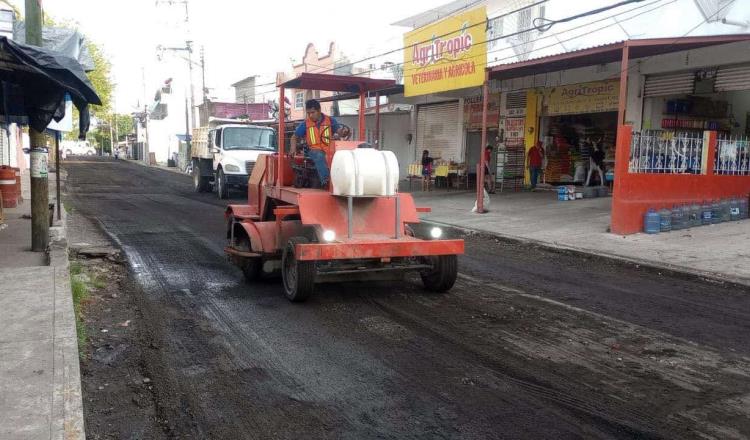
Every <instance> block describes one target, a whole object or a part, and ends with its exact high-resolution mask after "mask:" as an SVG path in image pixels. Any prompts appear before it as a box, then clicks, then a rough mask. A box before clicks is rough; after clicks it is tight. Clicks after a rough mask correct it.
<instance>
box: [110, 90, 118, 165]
mask: <svg viewBox="0 0 750 440" xmlns="http://www.w3.org/2000/svg"><path fill="white" fill-rule="evenodd" d="M113 86H114V87H115V90H116V89H117V84H113ZM112 117H113V118H114V120H115V140H114V142H113V143H112V151H111V152H110V153H112V155H113V156H114V155H115V147H114V143H115V142H117V140H118V139H119V138H120V136H118V135H117V100H116V98H115V94H114V93H113V94H112Z"/></svg>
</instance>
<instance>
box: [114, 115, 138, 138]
mask: <svg viewBox="0 0 750 440" xmlns="http://www.w3.org/2000/svg"><path fill="white" fill-rule="evenodd" d="M133 128H134V126H133V116H131V115H122V114H118V115H117V140H118V141H120V142H122V141H124V140H125V136H127V135H128V134H131V133H133Z"/></svg>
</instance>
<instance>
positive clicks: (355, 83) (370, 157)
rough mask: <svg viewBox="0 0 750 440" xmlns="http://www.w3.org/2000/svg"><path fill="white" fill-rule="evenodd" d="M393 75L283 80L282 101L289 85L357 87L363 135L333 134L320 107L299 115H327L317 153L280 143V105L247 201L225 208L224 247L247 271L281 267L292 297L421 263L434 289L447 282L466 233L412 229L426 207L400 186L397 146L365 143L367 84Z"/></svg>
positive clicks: (416, 268) (374, 86)
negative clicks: (274, 137)
mask: <svg viewBox="0 0 750 440" xmlns="http://www.w3.org/2000/svg"><path fill="white" fill-rule="evenodd" d="M393 84H394V82H393V81H391V80H380V79H371V78H361V77H350V76H340V75H326V74H312V73H303V74H301V75H300V76H299V77H297V78H295V79H292V80H290V81H287V82H286V83H284V84H281V85H280V86H279V102H285V99H284V98H285V90H286V89H287V88H291V89H295V90H321V91H334V92H345V93H356V94H358V95H359V98H360V99H359V102H360V109H359V110H360V111H359V127H358V128H359V130H358V131H357V133H358V135H359V140H357V141H347V140H337V139H336V136H335V134H339V135H343V137H346V135H347V134H348V133H347V132H348V130H345V129H343V128H342V129H339V130H334V127H333V126H331V125H332V124H331V121H330V118H328V117H327V116H326V117H325V118H323V120H321V119H319V118H316V119H317V121H308V122H306V123H305V128H306V129H309V128H310V127H311V122H312V123H313V124H314V123H315V122H321V123H323V125H322V126H318V127H315V130H313V131H312V132H311V134H312V136H313V138H312V141H313V142H316V144H315V145H314V146H312V147H313V148H315V149H316V150H317V151H316V152H315V153H313V154H310V152H309V150H308V152H306V154H305V153H301V152H299V151H297V149H296V148H295V147H296V146H295V145H290V148H286V133H285V130H284V128H285V126H284V124H285V122H284V121H285V119H286V118H285V109H284V108H283V107H281V108H280V109H279V121H280V122H279V130H278V142H277V143H278V148H277V152H275V153H273V154H261V155H260V156H258V159H257V162H256V164H255V167H254V168H253V170H252V173H251V175H250V177H249V184H248V201H247V204H246V205H229V206H228V207H227V210H226V221H227V238H228V240H229V244H228V246H227V247H226V248H225V252H226V253H227V255H228V256H229V258H230V259H231V260H232V261H233V262H234V263H235V264H236V265H237V266H239V267H240V268H241V269H242V271H243V273H244V275H245V278H246V279H247V280H248V281H253V280H255V279H257V278H259V277H261V276H262V275H263V274H274V273H278V272H280V273H281V278H282V282H283V288H284V294H285V295H286V297H287V298H288V299H289V300H291V301H295V302H298V301H304V300H306V299H307V298H309V296H310V295H311V294H312V293H313V291H314V289H315V286H316V285H317V284H320V283H326V282H341V281H353V280H373V279H382V278H384V277H391V278H392V277H393V276H394V274H400V273H404V272H418V273H419V275H420V276H421V279H422V282H423V284H424V287H425V288H426V289H427V290H430V291H436V292H444V291H447V290H449V289H450V288H451V287H453V284H454V283H455V280H456V276H457V271H458V267H457V263H458V261H457V260H458V259H457V255H459V254H462V253H463V252H464V242H463V240H455V239H451V240H448V239H443V238H442V231H441V230H440V228H432V229H431V230H430V231H429V233H428V234H426V235H427V236H425V237H419V236H415V234H414V232H413V230H414V229H413V228H412V227H410V224H416V223H419V217H418V212H429V209H428V208H418V207H416V206H415V204H414V200H413V199H412V197H411V195H410V194H406V193H400V192H398V182H399V167H398V162H397V160H396V156H395V155H394V154H393V152H391V151H387V150H380V149H375V148H371V147H370V146H369V145H367V144H366V143H364V133H365V119H364V118H365V108H364V103H365V97H366V94H367V93H368V92H374V91H377V90H382V89H384V88H386V87H389V86H391V85H393ZM318 110H319V108H318ZM326 118H328V119H326ZM326 122H327V123H328V125H327V124H326ZM346 128H348V127H346ZM321 135H323V136H324V139H323V140H321V139H320V136H321ZM295 137H296V136H295ZM316 137H317V138H316ZM310 140H311V139H310V136H307V141H308V143H309V141H310ZM310 147H311V146H309V145H308V148H310ZM318 151H319V152H318ZM323 165H325V169H321V167H322V166H323Z"/></svg>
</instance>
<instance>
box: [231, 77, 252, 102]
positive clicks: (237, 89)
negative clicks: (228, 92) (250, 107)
mask: <svg viewBox="0 0 750 440" xmlns="http://www.w3.org/2000/svg"><path fill="white" fill-rule="evenodd" d="M256 78H257V75H253V76H248V77H247V78H245V79H242V80H240V81H237V82H236V83H234V84H232V87H233V88H234V102H236V103H239V104H253V103H254V102H255V79H256Z"/></svg>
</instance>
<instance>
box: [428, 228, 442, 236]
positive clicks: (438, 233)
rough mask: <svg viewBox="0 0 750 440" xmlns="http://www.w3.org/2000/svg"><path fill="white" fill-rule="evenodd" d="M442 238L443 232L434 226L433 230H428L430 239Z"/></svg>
mask: <svg viewBox="0 0 750 440" xmlns="http://www.w3.org/2000/svg"><path fill="white" fill-rule="evenodd" d="M442 236H443V230H442V229H440V228H438V227H437V226H435V227H434V228H432V229H430V237H432V238H440V237H442Z"/></svg>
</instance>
